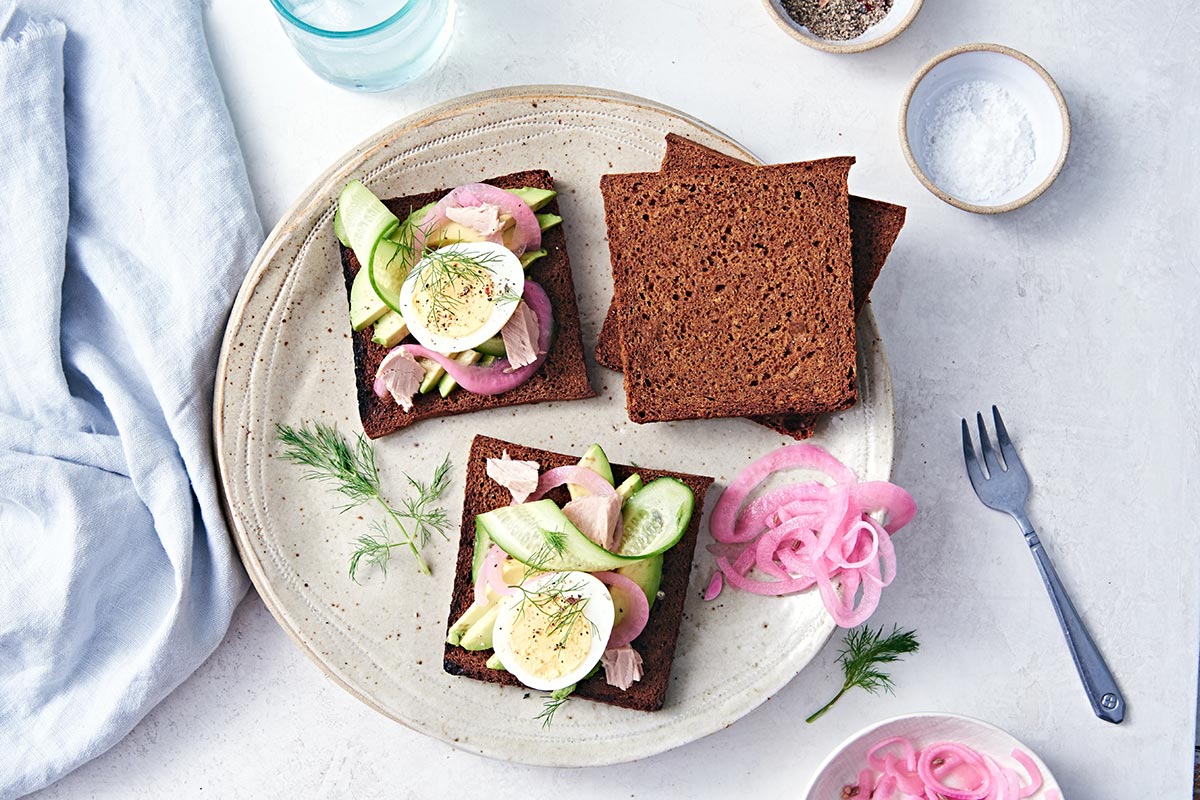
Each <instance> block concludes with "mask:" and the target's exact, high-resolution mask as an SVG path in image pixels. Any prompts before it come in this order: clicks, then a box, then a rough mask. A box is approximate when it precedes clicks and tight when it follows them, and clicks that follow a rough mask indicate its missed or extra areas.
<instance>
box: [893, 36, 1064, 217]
mask: <svg viewBox="0 0 1200 800" xmlns="http://www.w3.org/2000/svg"><path fill="white" fill-rule="evenodd" d="M900 142H901V144H902V145H903V147H904V157H905V159H907V160H908V165H909V166H910V167H911V168H912V171H913V173H914V174H915V175H916V176H917V178H918V179H920V181H921V183H923V184H924V185H925V188H927V189H928V190H929V191H931V192H933V193H934V194H935V195H937V196H938V197H940V198H941V199H942V200H945V201H946V202H947V203H950V204H951V205H953V206H957V207H958V208H961V209H964V210H966V211H973V212H975V213H977V214H998V213H1000V212H1003V211H1011V210H1013V209H1014V208H1020V207H1021V206H1023V205H1025V204H1026V203H1028V202H1030V201H1031V200H1033V199H1034V198H1036V197H1037V196H1038V195H1040V194H1041V193H1042V192H1044V191H1046V189H1047V188H1048V187H1049V186H1050V184H1051V183H1053V182H1054V179H1055V178H1057V177H1058V173H1059V172H1061V171H1062V167H1063V164H1064V163H1065V162H1066V160H1067V148H1068V147H1069V146H1070V142H1071V120H1070V116H1069V115H1068V113H1067V104H1066V101H1064V100H1063V96H1062V92H1060V91H1059V90H1058V86H1057V84H1055V83H1054V79H1053V78H1051V77H1050V74H1049V73H1048V72H1046V70H1044V69H1042V67H1041V65H1040V64H1038V63H1037V62H1036V61H1034V60H1033V59H1031V58H1030V57H1029V56H1027V55H1025V54H1024V53H1021V52H1018V51H1016V50H1013V49H1012V48H1010V47H1004V46H1002V45H996V44H968V45H962V46H961V47H956V48H954V49H953V50H948V51H947V52H945V53H942V54H941V55H940V56H938V57H937V58H934V59H933V60H932V61H930V62H929V63H928V64H926V65H925V66H924V67H922V68H921V70H920V71H919V72H918V73H917V75H916V77H914V78H913V80H912V83H911V84H909V87H908V92H907V93H906V95H905V97H904V103H903V105H902V107H901V109H900Z"/></svg>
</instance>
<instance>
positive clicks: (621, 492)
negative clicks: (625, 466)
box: [617, 472, 645, 506]
mask: <svg viewBox="0 0 1200 800" xmlns="http://www.w3.org/2000/svg"><path fill="white" fill-rule="evenodd" d="M644 485H645V484H643V483H642V476H641V475H639V474H637V473H636V472H635V473H633V474H632V475H630V476H629V477H628V478H626V479H625V480H623V481H621V485H620V486H618V487H617V496H618V497H620V498H621V505H622V506H624V505H625V504H626V503H627V502H629V498H630V497H632V496H633V495H634V493H636V492H637V491H638V490H639V489H641V488H642V486H644Z"/></svg>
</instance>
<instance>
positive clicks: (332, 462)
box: [275, 422, 450, 581]
mask: <svg viewBox="0 0 1200 800" xmlns="http://www.w3.org/2000/svg"><path fill="white" fill-rule="evenodd" d="M275 433H276V436H277V437H278V438H279V441H280V442H282V443H283V445H284V452H283V457H284V458H285V459H286V460H288V461H291V462H292V463H294V464H302V465H304V466H306V467H308V468H309V471H308V472H307V473H305V475H304V478H305V480H315V481H321V482H323V483H328V484H331V485H332V488H333V489H334V490H335V491H337V492H338V493H339V494H342V495H344V496H345V497H346V499H347V500H348V501H349V502H347V503H346V504H345V505H344V506H341V507H340V509H339V510H340V511H341V512H342V513H345V512H346V511H349V510H350V509H352V508H357V507H358V506H361V505H363V504H365V503H369V502H372V501H374V502H376V503H378V504H379V505H380V507H382V508H383V510H384V513H386V514H387V516H388V518H389V519H390V520H391V522H392V524H394V525H395V526H396V528H397V529H399V532H400V536H399V538H398V539H396V540H395V541H393V540H392V538H391V535H390V529H389V527H388V523H387V522H386V521H383V522H379V521H377V522H375V523H373V524H372V526H371V527H372V529H373V533H370V534H363V535H361V536H359V537H358V539H357V540H356V542H355V544H356V545H357V548H356V549H355V551H354V553H353V554H352V555H351V556H350V577H351V579H353V580H355V581H357V580H358V568H359V566H360V564H361V563H362V562H363V560H364V559H365V560H366V563H367V564H370V565H372V566H375V567H378V568H380V569H381V570H382V571H383V573H384V574H385V575H386V574H387V562H388V559H389V558H390V557H391V553H392V550H393V549H394V548H397V547H407V548H408V549H409V550H410V551H411V552H412V555H413V558H415V559H416V561H417V566H418V567H419V568H420V570H421V571H422V572H423V573H425V574H426V575H429V574H430V571H429V564H427V563H426V561H425V559H424V558H423V557H422V556H421V551H420V548H421V547H423V546H425V545H426V544H428V543H429V538H430V536H431V535H432V534H433V533H438V534H439V535H441V536H442V537H443V538H444V537H445V536H446V531H447V530H448V529H449V527H450V520H449V519H448V518H447V516H446V512H445V510H443V509H441V508H434V507H431V504H432V503H433V502H434V501H435V500H437V499H438V498H439V497H440V496H441V495H442V493H443V492H444V491H445V490H446V487H447V485H448V484H449V471H450V456H449V455H447V456H446V458H445V459H444V460H443V461H442V463H441V465H439V466H438V468H437V469H436V470H434V473H433V479H432V480H431V481H430V482H429V483H428V484H425V483H422V482H421V481H418V480H416V479H415V478H413V477H412V476H411V475H408V474H405V476H404V477H405V479H407V481H408V483H409V486H410V487H411V488H412V489H413V491H414V492H415V495H416V496H415V497H414V496H411V495H410V496H406V497H405V498H404V499H403V501H402V502H401V504H400V508H399V509H396V508H393V507H392V506H391V505H390V504H389V503H388V502H387V500H385V499H384V497H383V494H382V491H381V489H380V481H379V469H378V467H377V466H376V465H375V449H374V448H373V447H372V446H371V443H370V441H369V440H368V439H367V438H366V437H365V436H363V435H362V434H361V433H360V434H358V437H357V439H356V440H355V442H354V443H353V444H352V443H351V442H349V441H348V440H347V439H346V438H344V437H343V436H342V435H341V434H340V433H338V430H337V428H335V427H333V426H332V425H325V424H323V423H320V422H317V423H315V424H313V425H312V426H311V427H310V426H308V425H307V424H306V425H303V426H301V427H300V428H293V427H291V426H290V425H284V424H283V423H279V424H277V425H276V426H275Z"/></svg>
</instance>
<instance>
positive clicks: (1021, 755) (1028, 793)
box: [1012, 749, 1042, 798]
mask: <svg viewBox="0 0 1200 800" xmlns="http://www.w3.org/2000/svg"><path fill="white" fill-rule="evenodd" d="M1012 757H1013V760H1014V761H1016V762H1017V763H1018V764H1020V765H1021V767H1022V768H1023V769H1024V770H1025V774H1026V775H1028V776H1029V785H1028V786H1023V787H1021V789H1020V791H1019V792H1018V793H1017V796H1018V797H1021V798H1025V797H1032V796H1033V795H1035V794H1037V792H1038V790H1039V789H1041V788H1042V771H1041V770H1040V769H1038V765H1037V764H1035V763H1034V761H1033V759H1032V758H1030V757H1029V754H1028V753H1026V752H1025V751H1023V750H1020V749H1014V750H1013V751H1012Z"/></svg>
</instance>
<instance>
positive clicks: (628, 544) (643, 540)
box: [617, 478, 696, 558]
mask: <svg viewBox="0 0 1200 800" xmlns="http://www.w3.org/2000/svg"><path fill="white" fill-rule="evenodd" d="M695 505H696V495H695V494H693V493H692V490H691V489H689V488H688V486H687V484H685V483H684V482H683V481H681V480H678V479H677V478H657V479H656V480H652V481H650V482H649V483H647V484H646V485H645V486H643V487H642V488H641V489H639V490H638V491H637V492H634V494H633V495H632V496H631V497H630V498H629V500H628V501H627V502H626V503H625V506H624V508H622V509H621V517H622V518H623V519H624V525H625V529H624V535H623V536H622V537H621V549H620V550H618V551H617V554H618V555H624V556H637V557H638V558H646V557H648V556H654V555H658V554H659V553H665V552H666V551H667V550H670V549H671V548H672V547H674V546H675V543H676V542H678V541H679V540H680V539H681V538H683V533H684V531H686V530H687V527H688V523H690V522H691V521H692V510H693V509H694V508H695Z"/></svg>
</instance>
